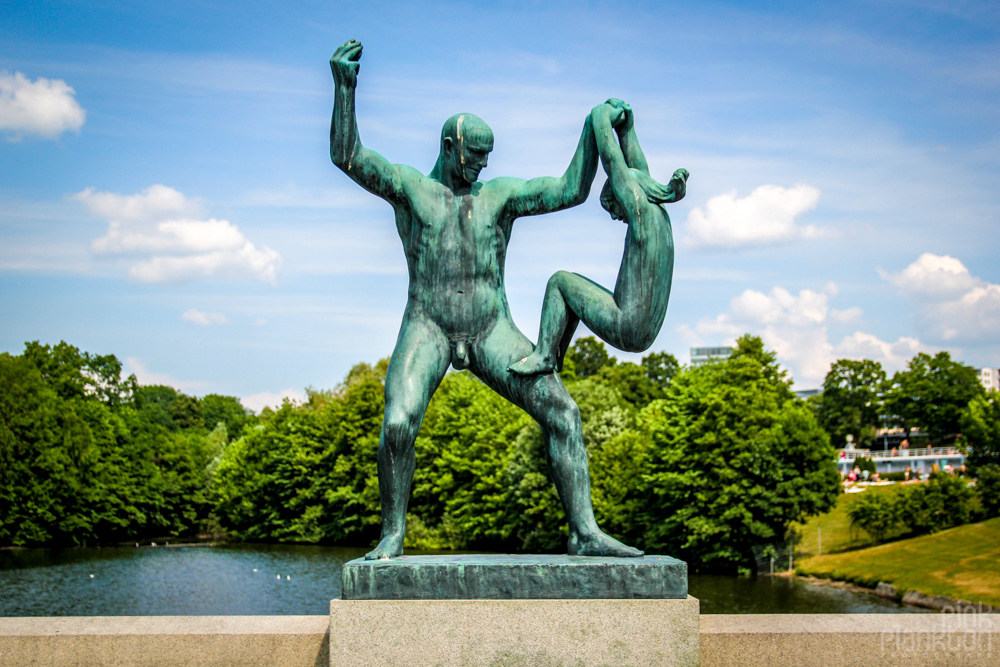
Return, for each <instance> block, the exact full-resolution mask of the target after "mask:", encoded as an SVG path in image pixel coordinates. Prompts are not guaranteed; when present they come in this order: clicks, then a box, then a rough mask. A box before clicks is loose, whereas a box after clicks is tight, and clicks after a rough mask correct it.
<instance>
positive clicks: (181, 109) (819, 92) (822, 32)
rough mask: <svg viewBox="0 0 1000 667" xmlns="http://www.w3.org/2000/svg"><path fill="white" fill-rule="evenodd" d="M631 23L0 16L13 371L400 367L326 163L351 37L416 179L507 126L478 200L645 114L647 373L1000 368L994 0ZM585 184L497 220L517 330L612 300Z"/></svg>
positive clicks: (528, 9)
mask: <svg viewBox="0 0 1000 667" xmlns="http://www.w3.org/2000/svg"><path fill="white" fill-rule="evenodd" d="M619 5H624V3H614V2H607V3H604V2H559V1H550V2H507V3H481V4H478V5H477V4H473V3H451V2H441V3H414V2H382V1H379V0H369V1H367V2H355V3H343V2H324V3H312V2H300V3H289V4H287V5H286V4H285V3H269V2H254V1H249V2H248V1H243V2H239V3H235V2H234V3H223V2H215V3H213V2H208V3H205V2H183V1H174V2H166V3H164V2H155V3H153V2H104V1H90V2H44V1H39V0H32V1H31V2H27V1H22V0H11V1H9V2H5V3H3V5H2V7H0V313H2V316H0V350H2V351H7V352H11V353H19V352H21V351H22V350H23V347H24V343H25V341H29V340H39V341H42V342H43V343H56V342H58V341H60V340H66V341H67V342H69V343H71V344H73V345H76V346H77V347H79V348H81V349H83V350H86V351H90V352H95V353H102V354H103V353H113V354H115V355H117V356H118V357H119V358H120V359H122V360H123V361H125V363H126V366H127V368H128V370H129V371H130V372H134V373H136V375H137V376H138V378H139V380H140V382H143V383H166V384H170V385H173V386H175V387H177V388H179V389H182V390H184V391H186V392H189V393H194V394H198V395H201V394H205V393H210V392H217V393H223V394H229V395H235V396H239V397H241V398H243V399H244V401H245V402H246V403H247V404H248V405H250V406H252V407H254V408H258V409H259V408H260V407H261V406H263V405H265V404H267V403H268V402H273V401H276V400H280V397H281V396H283V395H285V396H301V394H302V390H303V388H305V387H307V386H314V387H317V388H329V387H332V386H334V385H335V384H336V383H337V382H339V381H340V380H341V379H342V378H343V376H344V374H345V373H346V372H347V370H348V369H349V368H350V367H351V366H352V365H353V364H355V363H357V362H359V361H369V362H373V361H375V360H377V359H379V358H380V357H383V356H386V355H388V354H389V352H390V351H391V350H392V346H393V343H394V341H395V337H396V332H397V329H398V325H399V319H400V314H401V312H402V308H403V306H404V303H405V298H406V275H405V268H404V259H403V254H402V249H401V246H400V242H399V239H398V237H397V236H396V232H395V228H394V225H393V216H392V211H391V209H390V208H389V206H388V205H386V204H384V203H383V202H381V201H379V200H377V199H375V198H374V197H372V196H370V195H368V194H367V193H365V192H363V191H362V190H361V189H360V188H358V187H357V186H355V185H354V184H353V183H352V182H350V181H349V180H348V179H347V178H346V177H345V176H344V175H343V174H342V173H340V172H339V171H338V170H337V169H336V168H335V167H334V166H333V165H332V164H331V163H330V160H329V152H328V136H329V135H328V131H329V117H330V110H331V105H332V79H331V77H330V72H329V67H328V64H327V63H328V59H329V57H330V54H332V52H333V50H334V49H335V48H336V47H337V46H338V45H339V44H340V43H342V42H344V41H346V40H347V39H349V38H356V39H359V40H361V41H362V42H363V43H364V45H365V51H364V56H363V59H362V66H361V73H360V82H359V90H358V114H359V119H358V122H359V126H360V131H361V136H362V139H363V141H364V142H365V144H366V145H367V146H369V147H370V148H372V149H374V150H376V151H378V152H380V153H382V154H383V155H385V156H386V157H387V158H388V159H389V160H391V161H392V162H397V163H405V164H410V165H413V166H415V167H417V168H419V169H421V170H423V171H425V172H426V171H429V170H430V168H431V166H432V165H433V162H434V159H435V156H436V153H437V136H438V134H439V132H440V127H441V123H442V122H443V120H444V119H445V118H446V117H448V116H449V115H451V114H453V113H456V112H460V111H471V112H473V113H476V114H478V115H479V116H481V117H483V118H484V119H485V120H486V121H487V122H489V123H490V124H491V126H492V127H493V129H494V131H495V134H496V147H495V150H494V152H493V154H492V156H491V159H490V164H489V167H488V168H487V169H486V170H485V171H484V172H483V178H493V177H496V176H519V177H524V178H528V177H533V176H542V175H559V174H561V173H562V171H563V169H564V168H565V166H566V164H567V163H568V161H569V159H570V156H571V155H572V153H573V151H574V149H575V147H576V142H577V139H578V137H579V132H580V127H581V125H582V123H583V120H584V118H585V116H586V114H587V113H588V112H589V110H590V109H591V107H593V106H594V105H595V104H597V103H599V102H602V101H603V100H604V99H606V98H608V97H612V96H614V97H620V98H622V99H625V100H627V101H629V102H630V103H631V104H632V106H633V108H634V109H635V113H636V130H637V133H638V135H639V138H640V140H641V141H642V142H643V146H644V148H645V151H646V154H647V156H648V158H649V161H650V165H651V169H652V172H653V174H654V176H658V177H659V178H661V179H662V180H666V179H668V178H669V175H670V173H671V172H673V170H674V169H676V168H678V167H686V168H687V169H689V170H690V172H691V179H690V182H689V186H688V196H687V198H686V199H685V200H684V201H682V202H680V203H677V204H673V205H671V206H670V207H669V209H668V210H669V212H670V215H671V219H672V220H673V222H674V232H675V237H676V239H677V245H678V249H677V256H676V273H675V276H674V288H673V293H672V295H671V304H670V309H669V310H668V312H667V319H666V322H665V324H664V326H663V330H662V332H661V334H660V336H659V338H658V339H657V340H656V342H655V343H654V345H653V347H652V350H653V351H660V350H665V351H668V352H671V353H673V354H675V355H676V356H677V357H678V358H679V359H681V360H682V361H687V360H688V358H689V349H690V347H691V346H695V345H718V344H726V343H730V342H732V341H733V340H734V339H735V338H736V337H737V336H739V335H740V334H742V333H744V332H747V331H749V332H752V333H755V334H757V335H760V336H762V337H763V338H764V340H765V342H766V343H767V345H768V346H770V347H771V348H772V349H775V350H776V351H777V352H778V355H779V358H780V360H781V362H782V363H783V364H784V365H785V366H786V367H787V368H788V370H789V371H790V373H791V374H792V375H793V377H794V379H795V381H796V386H797V387H798V388H811V387H816V386H819V384H820V383H821V382H822V380H823V377H824V375H825V373H826V371H827V369H828V368H829V365H830V363H831V362H832V361H834V360H836V359H838V358H871V359H876V360H879V361H881V362H882V363H883V364H884V365H885V366H886V367H887V369H888V370H890V371H893V370H897V369H899V368H901V367H902V366H903V365H905V363H906V361H907V360H908V359H909V358H910V357H912V356H913V354H915V353H916V352H918V351H928V352H934V351H937V350H941V349H946V350H949V351H950V352H951V353H952V354H953V356H955V357H956V358H958V359H960V360H962V361H964V362H966V363H968V364H971V365H974V366H977V367H978V366H984V365H990V366H1000V345H998V343H1000V263H998V262H997V253H998V250H1000V231H998V223H1000V113H998V111H997V110H998V109H1000V6H998V5H997V4H996V3H994V2H962V1H961V0H950V1H947V2H945V1H941V2H938V1H937V0H924V1H920V2H895V1H892V0H884V1H882V2H851V1H849V0H848V1H842V2H837V3H800V2H758V3H740V2H700V3H689V4H685V3H663V2H659V1H658V2H649V3H643V2H638V3H630V5H631V8H630V9H628V10H626V9H623V8H622V7H620V6H619ZM602 181H603V174H600V173H599V174H598V182H597V184H596V185H595V188H594V191H593V193H592V197H591V201H588V202H587V203H585V204H584V205H582V206H580V207H577V208H574V209H571V210H569V211H564V212H561V213H558V214H553V215H549V216H542V217H537V218H526V219H522V220H520V221H519V222H517V223H515V227H514V234H513V239H512V242H511V247H510V252H509V255H508V257H509V259H508V265H507V281H508V284H507V288H508V294H509V297H510V301H511V307H512V310H513V313H514V318H515V321H516V322H517V323H518V325H519V326H520V327H521V329H522V330H524V331H525V332H526V333H528V335H529V337H531V338H532V339H534V336H535V333H536V330H537V325H538V317H539V310H540V307H541V297H542V293H543V291H544V287H545V282H546V279H547V278H548V276H549V275H550V274H551V273H552V272H553V271H556V270H559V269H566V270H572V271H577V272H580V273H583V274H585V275H587V276H589V277H591V278H593V279H595V280H597V281H599V282H602V283H603V284H606V285H613V283H614V280H615V274H616V272H617V268H618V262H619V259H620V255H621V250H622V242H623V238H624V233H625V228H624V226H623V225H621V224H620V223H618V222H615V221H612V220H611V219H610V218H609V217H608V216H607V215H606V214H605V213H604V212H603V211H602V210H601V208H600V206H599V205H598V203H597V201H596V199H597V197H596V195H597V193H598V192H599V189H600V185H601V182H602ZM581 333H583V334H586V333H587V332H585V331H583V330H582V329H581ZM619 356H620V357H621V358H630V355H625V354H620V355H619Z"/></svg>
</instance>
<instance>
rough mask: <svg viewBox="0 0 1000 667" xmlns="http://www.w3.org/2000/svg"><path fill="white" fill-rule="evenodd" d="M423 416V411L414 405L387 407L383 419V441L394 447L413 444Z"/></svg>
mask: <svg viewBox="0 0 1000 667" xmlns="http://www.w3.org/2000/svg"><path fill="white" fill-rule="evenodd" d="M422 418H423V412H422V411H420V410H418V409H415V408H412V407H410V408H407V407H403V406H399V407H397V406H392V407H386V410H385V416H384V417H383V419H382V442H383V443H385V444H388V445H390V446H392V447H399V446H403V447H405V446H407V445H410V444H413V441H414V440H416V438H417V432H418V431H419V430H420V422H421V420H422Z"/></svg>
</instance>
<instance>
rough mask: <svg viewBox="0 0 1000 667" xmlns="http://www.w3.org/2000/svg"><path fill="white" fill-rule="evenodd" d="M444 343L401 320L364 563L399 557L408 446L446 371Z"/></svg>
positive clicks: (411, 456) (422, 326) (429, 328)
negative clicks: (374, 530) (375, 526)
mask: <svg viewBox="0 0 1000 667" xmlns="http://www.w3.org/2000/svg"><path fill="white" fill-rule="evenodd" d="M449 360H450V352H449V348H448V339H447V338H446V337H445V335H444V334H443V333H442V332H441V330H440V329H439V328H438V327H437V325H435V324H433V323H432V322H427V321H426V320H423V319H420V318H410V317H408V316H407V315H404V316H403V325H402V327H401V328H400V331H399V338H398V339H397V340H396V349H394V350H393V351H392V358H391V360H390V361H389V370H388V371H387V372H386V376H385V416H384V417H383V419H382V436H381V438H380V439H379V443H378V491H379V499H380V501H381V503H382V539H381V541H379V544H378V546H377V547H375V549H374V550H373V551H371V552H369V553H368V554H367V555H365V558H367V559H368V560H376V559H382V558H394V557H396V556H399V555H400V554H402V553H403V539H404V537H405V536H406V506H407V504H408V503H409V501H410V485H411V484H412V483H413V471H414V468H415V467H416V451H415V450H414V447H413V443H414V441H415V440H416V439H417V433H418V432H419V431H420V422H422V421H423V419H424V412H425V411H426V410H427V403H428V402H429V401H430V399H431V395H432V394H433V393H434V390H436V389H437V387H438V385H439V384H440V383H441V378H443V377H444V374H445V372H447V370H448V363H449Z"/></svg>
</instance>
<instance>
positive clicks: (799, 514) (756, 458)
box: [640, 336, 838, 570]
mask: <svg viewBox="0 0 1000 667" xmlns="http://www.w3.org/2000/svg"><path fill="white" fill-rule="evenodd" d="M640 421H641V422H642V424H643V428H644V431H645V433H647V434H648V437H649V438H650V440H651V448H652V450H653V451H652V452H651V456H650V469H649V473H648V474H647V477H646V479H647V480H648V486H647V489H646V494H647V501H646V503H645V509H644V511H643V520H642V521H641V523H642V524H643V525H644V526H645V531H644V538H645V540H644V544H645V545H646V546H647V548H649V549H653V550H658V549H663V550H665V551H667V552H668V553H677V554H682V555H683V556H685V557H687V558H689V559H690V560H693V561H694V562H697V563H701V564H703V565H705V566H708V567H714V568H720V569H730V570H735V569H737V568H739V567H741V566H746V565H747V564H748V563H750V562H751V559H752V554H753V549H754V548H755V547H758V546H761V545H765V544H768V543H770V542H775V541H779V540H781V539H782V538H783V537H784V535H785V533H786V531H787V530H788V527H789V524H790V523H791V522H793V521H799V520H801V519H803V518H804V517H805V516H807V515H809V514H815V513H819V512H823V511H825V510H827V509H828V508H829V507H831V506H832V504H833V502H834V500H835V498H836V494H837V488H838V487H837V484H838V475H837V472H836V468H835V464H834V452H833V448H832V447H831V446H830V443H829V439H828V437H827V436H826V434H825V433H824V432H823V431H822V429H820V428H819V425H818V424H817V422H816V420H815V417H814V416H813V414H812V412H811V410H809V409H808V408H807V407H806V406H805V405H804V404H803V403H802V402H801V401H798V400H797V399H796V398H795V395H794V394H793V393H792V391H791V388H790V384H789V381H788V379H787V378H786V376H785V374H784V372H783V371H781V370H780V369H779V368H778V365H777V363H776V361H775V356H774V354H773V353H771V352H767V351H765V350H764V348H763V344H762V343H761V341H760V339H759V338H755V337H752V336H744V337H743V338H741V339H740V340H739V341H738V345H737V349H736V351H735V352H734V354H733V355H732V356H731V357H729V358H728V359H726V360H725V361H722V362H719V363H716V364H707V365H705V366H700V367H697V368H692V369H688V370H686V371H683V372H681V373H680V374H679V375H678V376H677V377H676V378H675V379H674V381H673V382H672V383H671V385H670V388H669V389H668V391H667V398H666V400H664V401H655V402H653V403H652V404H651V405H649V406H648V407H647V408H645V409H644V410H643V412H642V414H641V415H640Z"/></svg>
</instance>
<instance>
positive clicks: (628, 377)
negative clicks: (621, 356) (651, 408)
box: [593, 361, 666, 407]
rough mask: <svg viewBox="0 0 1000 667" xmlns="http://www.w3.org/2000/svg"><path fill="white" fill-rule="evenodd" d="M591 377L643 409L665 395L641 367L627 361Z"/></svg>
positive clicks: (608, 367) (603, 369) (660, 387)
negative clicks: (612, 388)
mask: <svg viewBox="0 0 1000 667" xmlns="http://www.w3.org/2000/svg"><path fill="white" fill-rule="evenodd" d="M593 377H596V378H598V379H600V380H601V381H602V382H604V383H605V384H607V385H608V386H611V387H614V388H615V389H617V390H618V391H619V392H620V393H621V395H622V397H623V398H624V399H625V400H626V401H628V402H629V403H631V404H632V405H634V406H636V407H643V406H645V405H647V404H649V402H650V401H654V400H656V399H658V398H663V397H664V396H665V395H666V393H665V391H664V387H662V386H661V385H659V384H657V383H656V382H655V381H653V380H652V379H650V377H649V375H647V373H646V371H645V369H644V368H643V367H642V366H640V365H639V364H633V363H631V362H629V361H624V362H621V363H617V364H614V365H613V366H604V367H603V368H601V369H600V370H599V371H598V372H597V374H596V375H595V376H593Z"/></svg>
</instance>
